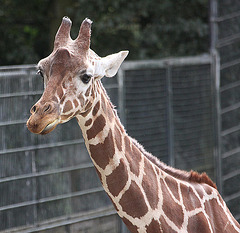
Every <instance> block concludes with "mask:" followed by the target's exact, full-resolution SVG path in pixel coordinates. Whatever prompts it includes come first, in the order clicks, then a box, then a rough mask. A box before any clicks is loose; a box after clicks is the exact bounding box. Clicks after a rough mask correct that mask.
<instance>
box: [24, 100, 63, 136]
mask: <svg viewBox="0 0 240 233" xmlns="http://www.w3.org/2000/svg"><path fill="white" fill-rule="evenodd" d="M30 112H31V116H30V118H29V119H28V121H27V128H28V130H29V131H30V132H32V133H35V134H42V135H43V134H48V133H50V132H51V131H53V130H54V129H55V128H56V126H57V125H58V124H59V123H60V115H59V113H58V111H57V108H56V107H55V106H54V105H53V104H51V103H50V104H49V103H46V104H44V105H42V106H41V105H40V103H39V102H38V103H37V104H35V105H34V106H33V107H32V108H31V110H30Z"/></svg>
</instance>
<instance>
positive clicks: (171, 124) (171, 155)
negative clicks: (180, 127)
mask: <svg viewBox="0 0 240 233" xmlns="http://www.w3.org/2000/svg"><path fill="white" fill-rule="evenodd" d="M166 79H167V82H166V84H167V87H166V89H167V90H166V91H167V114H168V126H167V127H168V163H169V165H170V166H172V167H175V158H174V122H173V103H172V95H173V90H172V67H171V66H170V65H168V66H167V68H166Z"/></svg>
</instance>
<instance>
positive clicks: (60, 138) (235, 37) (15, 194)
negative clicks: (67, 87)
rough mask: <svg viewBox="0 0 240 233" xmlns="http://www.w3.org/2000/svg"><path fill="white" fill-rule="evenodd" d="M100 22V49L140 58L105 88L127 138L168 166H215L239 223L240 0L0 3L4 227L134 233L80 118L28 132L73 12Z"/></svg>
mask: <svg viewBox="0 0 240 233" xmlns="http://www.w3.org/2000/svg"><path fill="white" fill-rule="evenodd" d="M63 16H68V17H70V18H71V20H72V22H73V26H72V31H71V36H72V38H75V37H76V36H77V34H78V30H79V27H80V24H81V22H82V20H83V19H84V18H86V17H88V18H90V19H91V20H93V25H92V38H91V48H92V49H93V50H94V51H95V52H96V53H97V54H98V55H100V56H106V55H108V54H111V53H115V52H118V51H120V50H129V51H130V54H129V56H128V57H127V59H126V61H125V62H124V63H123V65H122V66H121V68H120V70H119V72H118V74H117V75H116V77H115V78H112V79H103V83H104V86H105V88H106V90H107V92H108V93H109V95H110V98H111V100H112V102H113V103H114V105H116V107H117V111H118V114H119V115H120V118H121V121H122V122H123V124H124V125H125V127H126V129H127V131H128V133H129V134H130V135H131V136H133V137H134V138H136V139H137V140H138V141H139V142H140V143H141V144H142V145H143V146H144V147H145V148H146V149H147V150H148V151H149V152H151V153H153V154H154V155H155V156H157V157H158V158H160V159H161V161H163V162H165V163H167V164H169V165H171V166H174V167H177V168H180V169H185V170H191V169H193V170H197V171H199V172H204V171H205V172H207V173H208V175H209V176H210V177H211V178H212V179H213V180H214V181H215V182H216V183H217V186H218V189H219V191H220V193H221V194H222V196H223V197H224V199H225V201H226V203H227V205H228V207H229V208H230V210H231V212H232V213H233V215H234V216H235V217H236V219H237V220H238V221H240V189H239V187H240V169H239V164H240V141H239V140H240V125H239V118H240V117H239V116H240V115H239V114H240V94H239V93H240V81H239V69H240V59H239V57H240V56H239V55H240V2H239V1H237V0H222V1H217V0H180V1H174V0H161V1H157V0H149V1H145V0H144V1H143V0H139V1H137V2H134V1H129V0H128V1H126V0H115V1H109V0H104V1H103V0H98V1H92V0H88V1H86V0H76V1H74V0H59V1H56V0H52V1H50V0H41V1H40V0H32V1H30V2H29V1H19V0H0V35H1V39H0V232H42V233H50V232H64V233H65V232H66V233H75V232H84V233H85V232H89V233H95V232H96V233H99V232H100V233H101V232H104V233H105V232H109V233H110V232H111V233H112V232H116V233H124V232H127V230H126V229H125V227H124V225H123V224H122V223H121V220H120V219H119V217H118V216H117V214H116V212H115V210H114V208H113V206H112V204H111V203H110V201H109V199H108V197H107V195H106V194H105V192H104V191H103V189H102V187H101V183H100V181H99V179H98V177H97V175H96V172H95V169H94V167H93V164H92V162H91V161H90V158H89V155H88V153H87V150H86V148H85V145H84V142H83V138H82V136H81V131H80V128H79V127H78V125H77V123H76V121H75V120H71V121H70V122H68V123H66V124H63V125H60V126H58V127H57V129H55V130H54V132H52V133H51V134H49V135H46V136H39V135H34V134H32V133H30V132H29V131H28V130H27V128H26V120H27V118H28V117H29V110H30V108H31V106H32V105H33V104H34V103H35V102H36V101H37V100H38V99H39V98H40V96H41V94H42V92H43V83H42V79H41V78H39V76H38V75H36V69H35V64H36V63H37V62H38V61H39V60H40V59H41V58H44V57H46V56H48V55H49V53H50V52H51V51H52V47H53V41H54V36H55V33H56V31H57V29H58V27H59V25H60V23H61V20H62V17H63Z"/></svg>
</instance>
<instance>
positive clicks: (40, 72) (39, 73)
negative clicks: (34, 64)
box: [37, 69, 44, 78]
mask: <svg viewBox="0 0 240 233" xmlns="http://www.w3.org/2000/svg"><path fill="white" fill-rule="evenodd" d="M37 74H38V75H40V76H41V77H42V78H44V75H43V72H42V70H41V69H38V70H37Z"/></svg>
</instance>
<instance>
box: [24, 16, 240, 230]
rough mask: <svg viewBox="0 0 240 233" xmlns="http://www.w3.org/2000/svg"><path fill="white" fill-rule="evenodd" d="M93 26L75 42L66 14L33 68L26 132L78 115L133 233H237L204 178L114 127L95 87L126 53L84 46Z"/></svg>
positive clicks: (99, 170) (52, 126)
mask: <svg viewBox="0 0 240 233" xmlns="http://www.w3.org/2000/svg"><path fill="white" fill-rule="evenodd" d="M91 24H92V21H91V20H89V19H85V20H84V21H83V22H82V24H81V27H80V30H79V34H78V36H77V38H76V39H75V40H72V39H71V37H70V30H71V25H72V23H71V20H70V19H69V18H67V17H64V18H63V20H62V23H61V25H60V27H59V29H58V32H57V34H56V37H55V42H54V49H53V52H52V53H51V54H50V55H49V56H48V57H46V58H44V59H42V60H41V61H40V62H39V63H38V70H39V72H38V73H39V74H40V75H41V76H42V77H43V78H44V87H45V90H44V92H43V95H42V96H41V98H40V99H39V101H38V102H37V103H36V104H35V105H34V106H33V107H32V109H31V111H30V112H31V116H30V118H29V120H28V122H27V127H28V129H29V130H30V131H31V132H33V133H36V134H47V133H49V132H51V131H52V130H54V129H55V127H56V126H57V125H58V124H60V123H64V122H67V121H69V120H70V119H72V118H74V117H76V118H77V121H78V124H79V126H80V128H81V130H82V134H83V137H84V140H85V144H86V147H87V149H88V152H89V154H90V157H91V159H92V161H93V163H94V166H95V168H96V171H97V173H98V175H99V178H100V180H101V182H102V185H103V187H104V189H105V191H106V192H107V194H108V196H109V197H110V199H111V201H112V202H113V204H114V207H115V208H116V210H117V213H118V214H119V216H120V217H121V218H122V220H123V221H124V223H125V224H126V225H127V227H128V229H129V230H130V231H131V232H141V233H143V232H147V233H158V232H177V233H178V232H182V233H185V232H189V233H196V232H201V233H202V232H204V233H208V232H209V233H210V232H212V233H213V232H216V233H221V232H240V226H239V223H238V222H237V221H236V220H235V219H234V217H233V216H232V214H231V213H230V211H229V209H228V208H227V206H226V204H225V202H224V201H223V199H222V197H221V196H220V194H219V193H218V191H217V189H216V187H215V185H214V183H213V182H212V181H211V180H210V179H209V178H208V176H207V175H206V174H198V173H196V172H193V171H191V172H185V171H181V170H178V169H174V168H171V167H169V166H167V165H165V164H164V163H162V162H160V161H159V160H158V159H157V158H156V157H154V156H152V155H151V154H150V153H148V152H146V151H145V150H144V148H143V147H142V146H141V145H139V144H138V143H137V141H136V140H134V139H132V138H131V137H130V136H129V135H128V134H127V132H126V131H125V129H124V127H123V126H122V124H121V123H120V120H119V118H118V116H117V113H116V111H115V110H114V107H113V105H112V104H111V101H110V100H109V98H108V96H107V94H106V91H105V89H104V87H103V86H102V84H101V78H102V77H103V76H106V77H112V76H114V75H115V74H116V73H117V71H118V69H119V67H120V65H121V63H122V62H123V60H124V59H125V57H126V56H127V55H128V51H121V52H119V53H116V54H112V55H109V56H106V57H104V58H101V57H99V56H98V55H97V54H96V53H95V52H93V51H92V50H91V49H90V38H91Z"/></svg>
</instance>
